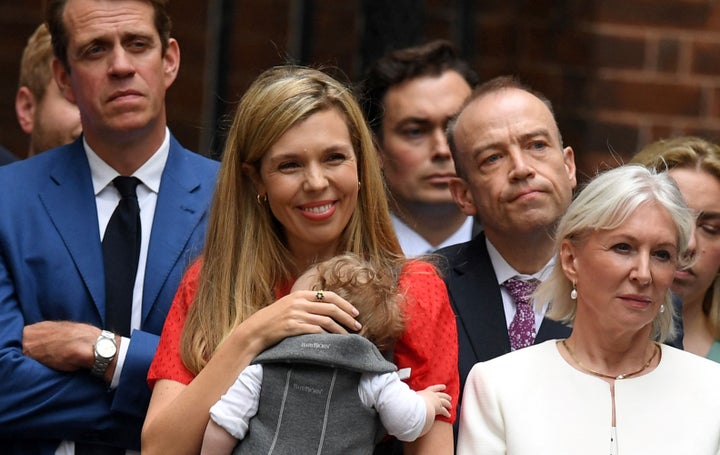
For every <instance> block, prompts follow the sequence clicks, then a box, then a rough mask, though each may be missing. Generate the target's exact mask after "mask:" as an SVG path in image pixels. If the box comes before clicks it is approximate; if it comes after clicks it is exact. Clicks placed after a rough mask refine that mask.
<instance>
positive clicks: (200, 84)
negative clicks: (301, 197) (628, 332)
mask: <svg viewBox="0 0 720 455" xmlns="http://www.w3.org/2000/svg"><path fill="white" fill-rule="evenodd" d="M41 1H42V0H26V1H23V2H19V1H16V0H0V27H2V29H3V30H4V32H3V39H2V40H0V64H2V66H3V68H6V69H7V70H6V71H3V72H0V144H3V145H6V146H7V147H9V148H11V149H12V150H13V151H15V152H16V153H18V154H22V153H24V152H25V147H26V142H25V138H24V136H23V134H22V132H21V131H20V129H19V127H18V126H17V122H16V120H15V114H14V101H13V100H14V94H15V88H16V84H17V67H18V62H19V58H20V53H21V51H22V47H23V45H24V41H25V39H27V37H28V36H29V35H30V33H31V32H32V30H33V28H34V27H35V25H36V24H37V23H38V22H39V21H40V20H41V14H40V4H41ZM310 3H311V4H312V6H313V14H312V20H311V22H310V24H309V27H310V28H309V33H308V34H307V35H306V38H307V39H308V41H306V45H307V46H308V48H307V49H306V50H307V51H308V54H307V61H306V63H321V64H329V65H334V66H337V67H339V68H340V70H341V71H342V72H344V73H345V75H347V77H349V78H357V77H358V76H359V75H360V74H361V70H362V68H361V66H362V62H361V61H360V59H361V52H360V49H359V47H360V43H361V37H362V29H363V17H362V15H361V12H362V1H361V0H352V1H347V2H338V1H336V0H315V1H314V2H310ZM209 4H210V2H197V1H193V0H172V1H171V2H170V10H171V14H172V16H173V19H174V23H175V26H174V31H175V36H176V37H178V39H179V41H180V45H181V49H182V66H181V71H180V76H179V78H178V80H177V82H176V83H175V85H174V86H173V87H172V89H171V90H170V92H169V94H168V116H169V123H170V126H171V128H172V129H173V132H174V133H175V134H176V135H177V136H178V137H179V138H180V140H181V141H183V142H184V143H185V144H187V145H188V146H189V147H191V148H195V149H197V150H201V151H207V150H208V144H207V143H205V142H204V141H205V140H206V139H202V138H203V136H213V135H214V134H216V133H215V132H216V131H217V130H218V129H219V128H220V129H221V128H222V125H216V124H213V123H211V122H209V120H208V118H210V117H208V116H207V115H203V114H204V113H203V109H204V106H205V104H206V101H207V100H208V97H212V98H222V99H220V100H219V101H220V102H221V103H222V105H223V106H226V112H227V113H228V114H229V113H231V112H232V109H233V105H234V103H235V102H236V101H237V99H238V98H239V97H240V96H241V94H242V93H243V92H244V90H245V88H246V87H247V86H248V84H249V83H250V82H251V81H252V79H253V78H254V77H255V76H256V75H257V74H258V73H259V72H260V71H262V70H263V69H265V68H267V67H268V66H271V65H276V64H280V63H283V62H284V61H287V60H288V59H289V58H290V59H297V57H298V54H297V52H298V48H297V42H296V41H295V40H294V37H295V36H297V34H298V33H301V32H302V30H298V29H297V28H294V27H293V25H292V24H294V22H293V19H292V18H293V14H297V7H298V5H300V4H301V3H300V2H297V1H293V0H237V1H236V2H235V4H234V7H233V8H232V10H231V11H228V14H229V15H230V24H231V30H232V37H231V43H230V48H229V50H228V55H226V56H224V57H223V58H224V61H223V63H224V64H225V67H226V73H225V76H226V77H227V80H228V88H227V90H226V91H224V92H222V93H218V92H217V91H215V92H213V91H212V89H209V88H206V83H207V82H208V81H207V80H206V78H205V74H206V73H205V71H206V68H205V66H206V45H207V41H206V31H207V8H208V5H209ZM422 5H423V11H418V14H422V17H423V21H424V27H423V31H424V36H423V38H425V39H432V38H447V39H451V40H454V41H456V42H457V40H458V39H459V36H460V35H459V34H458V33H457V32H458V24H459V23H460V22H461V19H463V18H459V17H457V14H456V9H455V5H456V2H447V1H442V0H425V1H424V2H422ZM471 10H472V12H473V17H472V18H471V20H470V21H469V22H470V23H471V24H472V31H473V36H474V39H473V42H472V43H471V45H470V46H463V47H466V48H468V49H470V51H471V52H472V54H471V55H467V56H466V57H467V58H468V59H469V60H470V61H471V62H472V63H473V65H474V66H475V68H476V69H477V70H478V72H479V73H480V74H481V76H482V77H483V78H484V79H487V78H490V77H492V76H495V75H499V74H506V73H513V74H517V75H518V76H519V77H521V78H522V79H523V80H524V81H526V82H527V83H529V84H530V85H531V86H533V87H535V88H536V89H538V90H540V91H542V92H544V93H546V94H547V95H548V97H549V98H550V99H551V100H552V101H553V102H554V104H555V108H556V113H557V117H558V120H559V123H560V127H561V130H562V132H563V137H564V139H565V143H566V144H567V145H571V146H573V148H574V149H575V152H576V156H577V161H578V168H579V171H580V172H581V174H583V175H592V174H594V172H595V170H596V169H598V168H604V167H607V166H615V165H617V164H618V163H620V162H624V161H627V160H628V159H629V158H630V157H631V156H632V154H633V153H635V152H636V151H637V150H638V149H639V148H641V147H642V146H643V145H645V144H646V143H648V142H649V141H652V140H655V139H658V138H661V137H667V136H671V135H679V134H700V135H704V136H707V137H709V138H711V139H714V140H720V2H717V1H715V0H555V1H551V0H483V1H475V2H472V3H471ZM458 44H461V43H458ZM205 114H207V113H206V112H205Z"/></svg>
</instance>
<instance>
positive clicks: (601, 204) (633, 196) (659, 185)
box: [535, 164, 693, 342]
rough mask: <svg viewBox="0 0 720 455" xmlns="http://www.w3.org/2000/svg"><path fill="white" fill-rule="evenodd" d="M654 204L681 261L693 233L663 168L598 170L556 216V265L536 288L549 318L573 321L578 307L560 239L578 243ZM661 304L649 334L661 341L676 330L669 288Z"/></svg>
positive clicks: (677, 192) (687, 214)
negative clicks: (670, 226)
mask: <svg viewBox="0 0 720 455" xmlns="http://www.w3.org/2000/svg"><path fill="white" fill-rule="evenodd" d="M653 203H656V204H659V205H660V206H662V207H663V208H664V209H665V210H667V212H668V214H669V215H670V218H671V219H672V221H673V223H674V225H675V226H674V227H675V228H676V230H677V236H678V238H677V254H678V260H679V261H680V260H681V258H683V257H684V256H685V254H684V253H685V250H686V249H687V246H688V243H689V241H690V236H691V235H692V225H693V217H692V213H691V211H690V209H688V207H687V206H686V205H685V201H684V200H683V198H682V195H681V194H680V190H679V189H678V188H677V185H676V184H675V182H674V181H673V180H672V178H670V176H669V175H668V174H667V172H657V171H655V170H654V169H648V168H646V167H644V166H640V165H637V164H635V165H633V164H628V165H625V166H620V167H618V168H615V169H612V170H609V171H606V172H604V173H602V174H599V175H597V176H596V177H595V178H594V179H592V180H591V181H590V182H589V183H588V184H587V186H586V187H585V188H584V189H583V190H582V191H581V192H580V193H579V194H578V195H577V197H576V198H575V200H574V201H573V202H572V204H570V207H568V209H567V212H565V215H564V216H563V217H562V218H561V219H560V222H559V224H558V227H557V231H556V239H555V267H554V268H553V271H552V272H551V274H550V277H549V278H548V279H547V280H545V282H544V283H542V284H541V285H540V286H539V287H538V289H537V291H536V292H535V298H536V302H537V303H538V304H539V305H540V304H543V303H546V302H551V303H550V308H549V309H548V312H547V317H549V318H551V319H555V320H558V321H562V322H565V323H567V324H572V322H573V321H574V319H575V314H576V310H577V301H576V300H575V299H572V298H570V292H571V290H572V288H573V284H572V283H571V282H570V280H569V279H568V278H567V276H565V272H564V271H563V268H562V265H561V264H562V261H561V258H560V245H561V244H562V242H563V241H564V240H569V241H571V242H580V241H582V240H583V239H584V238H585V237H586V236H587V235H588V234H591V233H592V232H594V231H598V230H612V229H615V228H617V227H619V226H620V225H622V224H623V223H624V222H625V221H626V220H627V219H628V218H629V217H630V216H631V215H632V214H633V213H634V212H635V210H637V208H638V207H641V206H643V205H646V204H653ZM586 279H590V280H592V279H593V278H592V277H586ZM663 303H664V305H665V311H663V312H660V311H659V312H658V314H657V316H656V317H655V320H653V324H652V331H651V337H652V338H653V339H655V340H658V341H661V342H662V341H665V340H668V339H671V338H672V337H673V336H674V335H675V326H674V324H673V318H674V312H673V304H672V295H671V293H670V290H669V289H668V292H667V295H666V297H665V301H664V302H663Z"/></svg>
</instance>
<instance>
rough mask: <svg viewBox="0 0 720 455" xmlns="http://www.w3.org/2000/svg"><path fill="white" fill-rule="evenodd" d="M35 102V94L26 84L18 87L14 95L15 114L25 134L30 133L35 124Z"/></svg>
mask: <svg viewBox="0 0 720 455" xmlns="http://www.w3.org/2000/svg"><path fill="white" fill-rule="evenodd" d="M36 107H37V103H36V100H35V95H33V93H32V92H31V91H30V89H29V88H28V87H26V86H22V87H20V88H19V89H18V91H17V94H16V95H15V114H16V115H17V119H18V123H19V124H20V128H22V130H23V131H24V132H25V134H31V133H32V131H33V128H34V125H35V108H36Z"/></svg>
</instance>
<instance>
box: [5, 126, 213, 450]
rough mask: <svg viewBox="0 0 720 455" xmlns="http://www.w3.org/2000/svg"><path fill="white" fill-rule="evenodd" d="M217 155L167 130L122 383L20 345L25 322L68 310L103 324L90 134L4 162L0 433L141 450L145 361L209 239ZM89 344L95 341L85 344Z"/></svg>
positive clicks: (38, 446) (23, 446) (27, 444)
mask: <svg viewBox="0 0 720 455" xmlns="http://www.w3.org/2000/svg"><path fill="white" fill-rule="evenodd" d="M217 168H218V163H217V162H215V161H212V160H209V159H207V158H204V157H202V156H200V155H197V154H195V153H192V152H190V151H188V150H186V149H184V148H183V147H182V146H180V144H179V143H178V142H177V141H176V140H175V139H174V138H172V137H171V140H170V152H169V156H168V160H167V164H166V165H165V169H164V171H163V174H162V179H161V183H160V190H159V193H158V200H157V207H156V211H155V218H154V220H153V227H152V233H151V238H150V245H149V250H148V258H147V269H146V272H145V282H144V291H143V297H142V322H141V329H140V330H135V331H134V332H133V333H132V336H131V341H130V344H129V350H128V353H127V357H126V360H125V364H124V367H123V370H122V374H121V377H120V384H119V386H118V387H117V388H116V389H115V390H112V391H111V390H108V389H107V388H106V386H105V384H104V383H103V381H100V380H98V379H96V378H94V377H92V376H90V374H89V372H88V371H78V372H74V373H64V372H59V371H56V370H53V369H50V368H48V367H46V366H44V365H42V364H40V363H39V362H36V361H35V360H33V359H30V358H28V357H26V356H24V355H23V353H22V335H23V327H24V326H25V325H29V324H32V323H35V322H38V321H44V320H57V321H61V320H69V321H78V322H85V323H89V324H92V325H95V326H97V327H103V322H104V318H105V283H104V273H103V257H102V246H101V242H100V235H99V230H98V219H97V209H96V204H95V197H94V193H93V187H92V179H91V175H90V167H89V165H88V162H87V158H86V155H85V152H84V150H83V147H82V140H81V139H78V140H77V141H75V142H73V143H71V144H68V145H66V146H63V147H59V148H56V149H53V150H50V151H47V152H44V153H42V154H40V155H38V156H36V157H33V158H31V159H29V160H25V161H20V162H17V163H13V164H10V165H8V166H3V167H2V168H0V439H2V441H0V444H1V445H2V446H3V449H2V451H3V453H9V454H11V453H17V454H21V453H22V454H25V455H26V454H35V453H38V454H41V453H42V454H46V453H47V454H51V453H54V451H55V448H56V447H57V444H58V443H59V441H60V440H63V439H67V440H74V441H102V442H104V443H107V444H111V445H115V446H119V447H125V448H131V449H135V450H139V448H140V430H141V427H142V422H143V418H144V416H145V412H146V409H147V405H148V400H149V397H150V391H149V388H148V386H147V381H146V377H147V370H148V368H149V366H150V361H151V360H152V358H153V355H154V353H155V349H156V347H157V343H158V340H159V334H160V332H161V330H162V327H163V323H164V321H165V316H166V315H167V312H168V310H169V308H170V304H171V303H172V300H173V297H174V295H175V291H176V290H177V287H178V284H179V282H180V279H181V277H182V274H183V273H184V271H185V269H186V267H187V266H188V265H189V264H190V262H191V261H192V260H193V259H194V258H195V257H196V256H197V255H198V254H199V253H200V251H201V248H202V245H203V243H204V237H205V229H206V223H207V214H208V207H209V203H210V199H211V196H212V192H213V190H214V185H215V180H216V174H217ZM88 349H90V347H88Z"/></svg>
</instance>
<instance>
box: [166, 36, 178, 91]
mask: <svg viewBox="0 0 720 455" xmlns="http://www.w3.org/2000/svg"><path fill="white" fill-rule="evenodd" d="M179 69H180V45H179V44H178V42H177V40H176V39H175V38H170V39H169V40H168V47H167V49H165V55H163V71H164V73H165V89H168V88H170V86H171V85H172V83H173V82H175V78H176V77H177V74H178V70H179Z"/></svg>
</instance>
